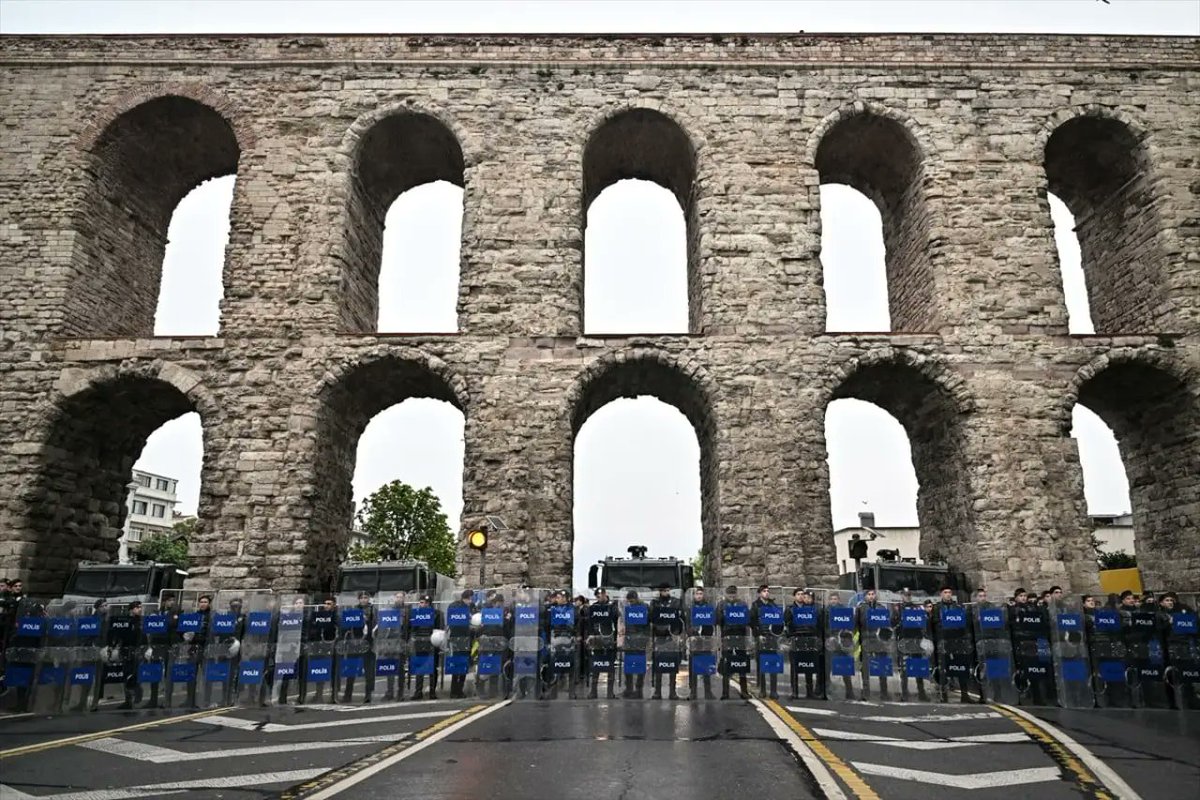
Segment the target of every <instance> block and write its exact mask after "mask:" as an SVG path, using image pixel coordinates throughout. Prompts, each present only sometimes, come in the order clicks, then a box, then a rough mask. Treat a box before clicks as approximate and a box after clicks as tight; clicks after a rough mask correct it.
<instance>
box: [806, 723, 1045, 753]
mask: <svg viewBox="0 0 1200 800" xmlns="http://www.w3.org/2000/svg"><path fill="white" fill-rule="evenodd" d="M812 732H813V733H815V734H816V735H818V736H820V737H822V738H825V739H841V740H843V741H848V742H871V743H872V744H881V745H885V746H887V747H900V748H903V749H905V750H949V749H951V748H955V747H978V746H979V745H982V744H1001V743H1005V742H1029V741H1031V739H1030V738H1029V737H1028V736H1027V735H1026V734H1024V733H1021V732H1020V731H1017V732H1015V733H981V734H976V735H974V736H951V737H948V738H945V739H920V740H913V739H898V738H896V737H895V736H879V735H876V734H873V733H856V732H852V731H838V730H833V729H832V728H813V729H812Z"/></svg>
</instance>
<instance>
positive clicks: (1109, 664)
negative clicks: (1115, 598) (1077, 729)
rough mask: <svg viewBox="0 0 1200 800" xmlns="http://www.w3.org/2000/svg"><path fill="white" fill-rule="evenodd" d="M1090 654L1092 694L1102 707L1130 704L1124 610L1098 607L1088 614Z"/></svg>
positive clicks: (1085, 620) (1117, 706)
mask: <svg viewBox="0 0 1200 800" xmlns="http://www.w3.org/2000/svg"><path fill="white" fill-rule="evenodd" d="M1084 622H1085V624H1086V625H1087V639H1088V655H1089V657H1090V658H1091V680H1092V696H1093V697H1094V699H1095V703H1096V706H1097V707H1098V708H1126V707H1128V706H1129V683H1128V681H1127V678H1126V666H1127V664H1126V652H1125V639H1124V635H1123V633H1122V630H1121V613H1120V612H1119V611H1118V610H1117V609H1116V608H1107V607H1106V608H1097V609H1096V610H1095V611H1093V612H1092V613H1091V614H1088V615H1086V616H1085V617H1084Z"/></svg>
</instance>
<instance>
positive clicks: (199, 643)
mask: <svg viewBox="0 0 1200 800" xmlns="http://www.w3.org/2000/svg"><path fill="white" fill-rule="evenodd" d="M211 611H212V595H207V594H202V595H200V596H199V597H197V598H196V614H198V615H199V618H198V623H199V627H198V628H197V629H196V630H180V629H179V618H178V616H176V618H175V627H174V628H173V630H174V633H173V634H172V641H173V642H174V644H175V651H176V653H177V654H179V657H181V658H182V660H183V662H184V663H185V664H187V665H188V666H189V667H190V672H191V675H192V679H191V680H190V681H187V685H186V688H185V690H184V700H183V701H184V704H185V705H186V706H187V707H188V708H196V681H198V680H199V679H200V678H199V676H200V670H201V669H202V667H203V663H204V648H205V645H207V644H208V617H209V613H210V612H211ZM174 692H175V682H174V681H172V682H171V683H169V684H168V685H167V707H168V708H169V707H171V706H172V705H173V704H174V703H173V698H172V695H173V694H174Z"/></svg>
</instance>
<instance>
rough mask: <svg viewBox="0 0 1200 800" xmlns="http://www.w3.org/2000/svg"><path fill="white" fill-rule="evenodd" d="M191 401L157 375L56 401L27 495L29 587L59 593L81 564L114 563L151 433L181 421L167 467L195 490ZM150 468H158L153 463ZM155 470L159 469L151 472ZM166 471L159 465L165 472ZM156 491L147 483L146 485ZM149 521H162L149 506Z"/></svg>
mask: <svg viewBox="0 0 1200 800" xmlns="http://www.w3.org/2000/svg"><path fill="white" fill-rule="evenodd" d="M197 411H198V409H196V407H195V405H194V404H193V403H192V401H191V400H190V399H189V398H188V397H187V396H186V395H184V394H183V393H182V392H181V391H179V389H177V388H175V387H174V386H172V385H171V384H169V383H166V382H165V381H162V380H160V379H158V378H152V377H141V376H123V377H120V378H116V379H114V380H111V381H108V382H105V383H102V384H99V385H96V386H93V387H91V388H88V389H86V390H84V391H82V392H80V393H79V394H76V395H73V396H71V397H69V398H67V399H66V400H64V401H63V402H62V404H61V405H60V406H59V408H58V410H57V413H56V415H55V418H54V420H53V422H52V423H51V426H50V431H49V435H48V437H47V439H46V442H45V444H44V446H43V447H42V451H41V453H40V461H41V465H40V470H39V476H38V481H37V483H36V487H35V489H34V492H33V494H32V495H31V496H30V497H29V498H28V500H27V507H28V526H27V527H28V529H29V530H30V531H32V532H33V535H34V537H35V538H34V541H35V542H36V545H37V546H36V548H35V551H34V553H35V555H34V559H33V561H32V563H31V564H29V565H27V566H28V568H29V569H30V570H31V571H32V575H31V579H30V581H29V582H28V584H27V585H28V588H29V590H30V591H39V592H45V593H54V592H57V591H61V589H62V587H63V584H64V583H65V581H66V578H67V576H68V575H69V574H70V572H71V570H72V569H73V568H74V567H75V566H76V565H77V564H78V563H79V562H80V561H85V560H90V561H115V560H117V554H118V549H119V547H120V541H121V537H122V534H123V532H124V531H125V530H126V527H127V525H126V522H127V517H128V515H129V513H130V510H131V507H130V502H129V500H130V490H129V488H128V486H129V484H130V483H131V481H132V478H133V469H134V464H135V462H138V459H139V457H140V456H141V455H142V453H143V450H144V448H145V446H146V444H147V440H148V439H149V437H150V436H151V434H153V433H154V432H155V431H156V430H158V429H160V428H162V427H163V426H164V425H166V424H168V423H170V422H171V421H172V420H177V419H179V420H181V422H180V423H177V424H178V425H180V426H181V427H182V429H183V431H182V432H183V433H184V434H185V436H186V437H187V438H188V439H189V440H190V441H189V443H188V444H186V445H184V447H186V450H185V451H180V452H175V453H173V454H172V455H171V458H170V459H169V461H168V462H167V463H166V466H169V467H170V470H172V471H173V470H174V469H176V466H178V469H179V471H180V472H181V473H183V472H185V471H186V472H187V473H188V475H187V476H185V475H182V474H181V475H179V476H161V477H179V478H184V477H194V478H195V488H194V489H191V490H190V491H193V492H195V496H196V497H197V498H198V494H199V475H198V472H199V470H198V468H197V464H196V462H197V460H199V459H201V458H202V449H203V443H202V441H201V442H200V443H199V448H198V449H199V450H200V452H196V451H197V447H196V444H197V443H196V442H195V441H194V438H192V436H191V435H189V434H187V430H188V428H191V429H192V431H193V433H194V431H195V428H196V427H198V424H197V423H198V414H195V413H193V412H197ZM154 466H156V467H157V466H159V464H157V463H156V464H155V465H154ZM153 471H154V472H156V473H158V472H159V470H157V469H156V470H153ZM166 471H167V470H162V472H166ZM147 488H148V489H149V490H151V491H156V485H155V484H154V483H152V484H151V485H150V486H149V487H147ZM146 512H147V514H146V516H147V517H148V518H149V519H151V520H159V519H161V520H166V513H167V509H166V508H165V507H164V509H163V512H162V514H161V516H158V515H156V513H155V509H153V508H152V507H151V506H149V505H148V506H147V508H146Z"/></svg>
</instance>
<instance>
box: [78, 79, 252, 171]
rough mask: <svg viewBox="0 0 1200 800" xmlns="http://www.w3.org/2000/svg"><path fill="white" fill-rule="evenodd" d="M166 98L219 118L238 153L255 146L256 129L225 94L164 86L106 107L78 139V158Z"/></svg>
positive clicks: (143, 89) (205, 88) (147, 88)
mask: <svg viewBox="0 0 1200 800" xmlns="http://www.w3.org/2000/svg"><path fill="white" fill-rule="evenodd" d="M163 97H186V98H188V99H189V100H194V101H196V102H197V103H200V104H201V105H204V106H207V107H209V108H211V109H212V110H213V111H215V112H216V113H217V114H219V115H220V116H221V117H222V118H223V119H224V120H225V121H226V122H228V123H229V127H230V128H232V129H233V136H234V139H236V140H237V145H238V150H239V152H241V153H245V152H246V151H247V150H249V149H250V148H251V147H253V146H254V143H255V138H256V137H255V134H254V128H253V126H252V125H251V123H250V120H249V119H247V117H246V115H245V114H244V113H243V111H242V109H241V108H239V107H238V106H237V105H235V104H234V103H233V101H232V100H230V99H229V98H228V97H226V96H225V95H224V94H222V93H220V92H218V91H217V90H215V89H213V88H212V87H209V86H206V85H204V84H202V83H191V82H162V83H153V84H148V85H146V86H140V87H138V88H136V89H133V90H131V91H128V92H126V93H125V94H122V95H121V96H120V97H118V98H117V99H116V100H115V101H113V102H112V103H110V104H108V105H106V106H104V107H103V109H102V111H101V112H100V113H98V114H96V115H95V116H94V117H93V119H92V121H91V122H89V123H88V124H87V126H86V127H85V128H84V129H83V130H82V131H80V133H79V135H78V136H76V138H75V151H76V157H77V158H81V159H82V158H84V157H85V156H86V155H87V154H88V153H90V152H91V151H92V149H93V148H95V146H96V143H97V142H98V141H99V139H100V137H101V136H102V135H103V134H104V132H105V131H106V130H108V128H109V126H110V125H112V124H113V123H114V122H115V121H116V120H117V119H119V118H120V117H121V116H122V115H123V114H125V113H127V112H129V111H132V110H133V109H135V108H137V107H138V106H140V105H142V104H144V103H148V102H150V101H151V100H158V99H160V98H163Z"/></svg>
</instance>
